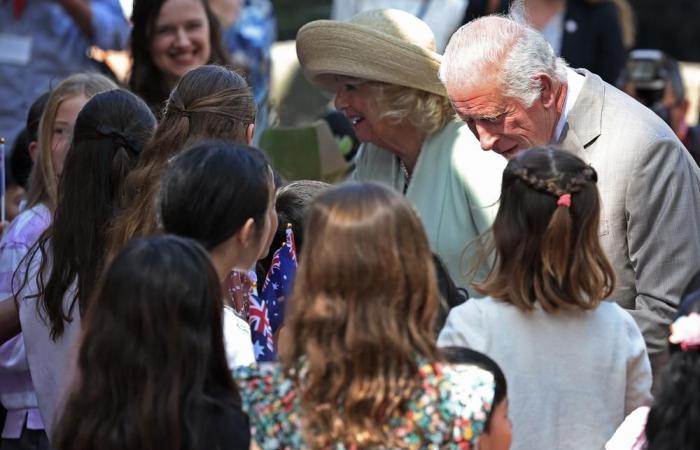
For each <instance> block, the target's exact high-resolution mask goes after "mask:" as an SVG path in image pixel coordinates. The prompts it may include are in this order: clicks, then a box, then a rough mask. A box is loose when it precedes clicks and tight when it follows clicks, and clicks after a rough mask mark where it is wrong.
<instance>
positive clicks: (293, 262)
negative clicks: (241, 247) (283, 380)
mask: <svg viewBox="0 0 700 450" xmlns="http://www.w3.org/2000/svg"><path fill="white" fill-rule="evenodd" d="M296 271H297V253H296V246H295V244H294V232H293V231H292V227H291V225H287V230H286V237H285V242H284V243H283V244H282V247H280V248H279V249H278V250H277V251H275V253H274V254H273V255H272V264H271V265H270V269H269V271H268V272H267V276H266V277H265V282H264V284H263V288H262V291H261V294H260V296H259V297H258V296H257V295H256V293H254V294H253V295H252V296H251V301H250V308H249V310H248V323H249V324H250V331H251V334H252V338H253V349H254V351H255V359H256V360H257V361H275V360H276V359H277V353H276V351H275V348H274V344H273V340H272V335H273V334H274V333H276V332H277V330H279V328H280V326H281V325H282V321H283V320H284V305H285V299H286V298H287V297H288V296H289V294H290V292H291V290H292V282H293V281H294V275H295V274H296Z"/></svg>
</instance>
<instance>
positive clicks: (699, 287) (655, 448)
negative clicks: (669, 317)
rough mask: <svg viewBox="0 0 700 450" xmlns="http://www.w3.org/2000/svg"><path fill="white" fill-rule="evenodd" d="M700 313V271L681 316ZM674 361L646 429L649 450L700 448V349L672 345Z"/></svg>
mask: <svg viewBox="0 0 700 450" xmlns="http://www.w3.org/2000/svg"><path fill="white" fill-rule="evenodd" d="M691 313H696V314H700V272H698V273H697V274H695V276H694V277H693V278H692V279H691V281H690V283H688V286H687V287H686V289H685V292H684V294H683V296H682V297H681V304H680V307H679V308H678V316H677V318H679V317H682V316H687V315H689V314H691ZM670 346H671V360H670V362H669V364H668V366H666V369H665V371H664V373H663V377H662V379H661V389H660V390H659V393H658V395H657V396H656V399H655V401H654V406H652V408H651V411H649V417H648V419H647V425H646V429H645V433H646V438H647V447H646V448H647V450H697V449H699V448H700V428H698V418H700V349H698V348H694V349H688V350H685V351H683V350H681V349H680V346H678V345H676V344H670Z"/></svg>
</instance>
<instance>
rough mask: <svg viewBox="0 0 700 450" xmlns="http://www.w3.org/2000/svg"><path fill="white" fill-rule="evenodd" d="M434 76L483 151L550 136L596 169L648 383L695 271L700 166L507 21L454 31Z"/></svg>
mask: <svg viewBox="0 0 700 450" xmlns="http://www.w3.org/2000/svg"><path fill="white" fill-rule="evenodd" d="M440 77H441V79H442V81H443V83H444V84H445V86H446V88H447V92H448V94H449V96H450V98H451V100H452V103H453V105H454V106H455V109H456V110H457V113H458V114H459V115H460V117H462V119H463V120H464V121H465V122H467V123H468V124H469V126H470V128H471V129H472V132H473V133H474V134H475V135H476V136H477V137H478V138H479V140H480V142H481V146H482V148H483V149H484V150H493V151H496V152H498V153H500V154H502V155H503V156H505V157H506V158H509V157H512V156H513V155H516V154H517V153H518V152H520V151H523V150H525V149H527V148H530V147H533V146H537V145H543V144H548V143H553V144H559V145H561V146H562V147H563V148H564V149H566V150H569V151H571V152H573V153H574V154H576V155H577V156H579V157H580V158H582V159H583V160H585V161H586V162H588V163H590V164H591V165H592V166H593V167H594V168H595V169H596V171H597V172H598V187H599V189H600V194H601V198H602V203H603V212H602V214H603V217H602V218H601V228H600V235H601V240H602V243H603V247H604V248H605V250H606V252H607V254H608V257H609V258H610V260H611V262H612V264H613V267H614V268H615V271H616V273H617V278H618V283H617V286H616V290H615V294H614V300H615V301H616V302H617V303H618V304H619V305H620V306H622V307H623V308H626V309H627V310H629V312H630V313H631V314H632V315H633V316H634V318H635V320H636V321H637V324H638V325H639V327H640V329H641V330H642V333H643V334H644V338H645V341H646V343H647V349H648V352H649V355H650V359H651V363H652V368H653V369H654V379H655V384H656V381H658V376H659V372H660V370H661V369H662V368H663V366H664V365H665V362H666V360H667V355H666V349H667V347H668V341H667V338H668V325H669V324H670V322H671V321H672V318H673V317H674V314H675V311H676V308H677V306H678V302H679V298H680V296H681V293H682V291H683V289H684V287H685V284H686V283H687V282H688V281H689V280H690V278H691V276H692V275H693V274H694V273H695V272H696V271H698V270H699V269H700V172H699V171H698V169H697V167H696V166H695V164H694V162H693V160H692V159H691V157H690V155H689V154H688V152H687V151H686V149H685V148H684V147H683V145H682V144H681V142H680V141H679V140H678V138H676V136H675V134H674V133H673V131H672V130H671V129H670V128H669V127H668V126H667V125H666V124H665V123H664V122H663V121H662V120H661V119H660V118H658V117H657V116H656V115H654V114H653V113H652V112H651V111H649V110H648V109H647V108H645V107H644V106H642V105H641V104H639V103H637V101H635V100H634V99H632V98H631V97H629V96H627V95H626V94H624V93H622V92H620V91H619V90H617V89H616V88H614V87H613V86H611V85H609V84H607V83H605V82H603V81H602V80H601V79H600V77H598V76H597V75H595V74H593V73H590V72H588V71H585V70H573V69H571V68H569V67H567V66H566V63H565V62H564V61H563V60H562V59H561V58H558V57H557V56H556V55H555V54H554V52H553V50H552V48H551V47H550V46H549V44H547V42H546V41H545V40H544V39H543V38H542V37H541V35H540V34H539V33H538V32H536V31H535V30H534V29H532V28H530V27H528V26H526V25H523V24H522V23H519V22H517V21H515V20H511V19H509V18H504V17H496V16H490V17H484V18H481V19H478V20H475V21H473V22H470V23H468V24H467V25H465V26H463V27H462V28H461V29H460V30H458V31H457V32H456V33H455V34H454V35H453V36H452V39H451V40H450V43H449V45H448V47H447V49H446V51H445V55H444V58H443V62H442V67H441V71H440ZM523 264H527V261H523Z"/></svg>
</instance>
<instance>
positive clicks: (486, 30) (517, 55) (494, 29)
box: [440, 1, 566, 106]
mask: <svg viewBox="0 0 700 450" xmlns="http://www.w3.org/2000/svg"><path fill="white" fill-rule="evenodd" d="M543 73H544V74H547V75H549V76H550V77H551V78H553V79H555V80H557V81H560V82H563V83H566V63H565V62H564V60H563V59H561V58H559V57H557V55H556V54H555V53H554V50H553V49H552V46H551V45H549V43H548V42H547V41H546V40H545V39H544V38H543V37H542V35H541V34H540V33H539V32H538V31H537V30H535V29H534V28H532V27H530V26H529V25H527V24H526V23H525V17H524V14H523V9H522V4H521V3H520V2H518V1H516V2H515V6H514V7H513V8H511V11H510V14H509V16H508V17H502V16H487V17H482V18H479V19H476V20H473V21H471V22H469V23H468V24H466V25H464V26H462V27H461V28H460V29H459V30H457V32H455V34H453V35H452V37H451V38H450V42H449V43H448V44H447V48H446V49H445V54H444V55H443V58H442V64H441V66H440V80H441V81H442V83H443V84H444V85H445V87H446V88H447V91H448V92H454V91H456V90H470V89H474V88H478V87H480V86H485V85H486V83H489V82H491V83H493V82H495V84H492V85H495V86H497V87H498V88H499V89H501V92H502V94H503V95H504V96H507V97H513V98H516V99H519V100H520V101H521V102H522V103H523V104H524V105H525V106H531V105H532V104H533V102H534V101H535V100H536V99H537V98H538V96H539V95H540V90H541V86H540V83H539V81H538V80H537V79H535V78H534V77H535V76H536V75H538V74H543Z"/></svg>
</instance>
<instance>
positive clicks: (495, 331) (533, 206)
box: [438, 147, 651, 450]
mask: <svg viewBox="0 0 700 450" xmlns="http://www.w3.org/2000/svg"><path fill="white" fill-rule="evenodd" d="M596 181H597V175H596V172H595V170H594V169H593V168H592V167H590V166H589V165H587V164H586V163H585V162H584V161H582V160H581V159H579V158H578V157H576V156H575V155H573V154H571V153H568V152H565V151H563V150H558V149H556V148H553V147H540V148H533V149H530V150H528V151H526V152H523V153H521V154H519V155H517V156H516V157H514V158H513V159H511V160H510V161H509V162H508V165H507V166H506V169H505V171H504V173H503V182H502V191H501V202H500V207H499V210H498V214H497V216H496V220H495V222H494V224H493V228H492V232H491V236H490V247H492V250H493V253H494V254H495V264H494V266H493V269H492V270H491V272H490V273H489V275H488V277H487V278H486V280H485V281H484V282H483V283H481V284H479V285H477V286H476V291H477V292H479V293H481V294H483V295H486V296H487V297H485V298H483V299H473V300H470V301H469V302H467V303H465V304H463V305H460V306H458V307H456V308H454V309H453V310H452V311H451V312H450V315H449V316H448V318H447V323H446V325H445V328H444V329H443V330H442V332H441V334H440V338H439V341H438V345H439V346H463V347H469V348H472V349H474V350H477V351H480V352H482V353H485V354H487V355H488V356H490V357H491V358H493V359H494V360H495V361H496V362H497V363H498V364H499V365H500V366H501V367H502V369H503V371H504V373H505V375H506V378H507V379H508V384H509V385H510V386H509V399H510V405H511V408H510V413H511V418H512V420H513V446H512V448H513V449H514V450H519V449H530V448H556V449H560V450H566V449H572V450H574V449H583V448H587V449H588V448H591V449H592V448H602V447H603V446H604V445H605V442H606V440H607V439H608V438H609V437H610V436H611V435H612V434H613V432H614V431H615V427H616V426H617V425H619V424H620V423H621V422H622V420H623V419H624V418H625V415H626V414H628V413H629V412H631V411H633V410H634V409H636V408H637V407H639V406H642V405H645V404H648V403H649V402H650V400H651V396H650V388H651V368H650V365H649V359H648V356H647V353H646V348H645V345H644V340H643V338H642V334H641V332H640V331H639V329H638V327H637V325H636V323H635V322H634V320H633V319H632V316H631V315H630V314H629V313H627V312H626V311H624V310H623V309H622V308H620V307H619V306H617V305H616V304H615V303H613V302H607V301H604V300H605V299H607V298H608V297H609V296H610V295H611V293H612V291H613V288H614V285H615V274H614V272H613V270H612V268H611V266H610V263H609V262H608V259H607V257H606V255H605V253H604V252H603V250H602V248H601V245H600V241H599V229H600V228H599V225H600V223H599V222H600V208H601V204H600V198H599V195H598V189H597V188H596ZM487 253H491V252H487Z"/></svg>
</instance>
